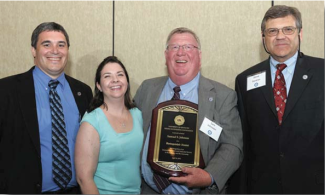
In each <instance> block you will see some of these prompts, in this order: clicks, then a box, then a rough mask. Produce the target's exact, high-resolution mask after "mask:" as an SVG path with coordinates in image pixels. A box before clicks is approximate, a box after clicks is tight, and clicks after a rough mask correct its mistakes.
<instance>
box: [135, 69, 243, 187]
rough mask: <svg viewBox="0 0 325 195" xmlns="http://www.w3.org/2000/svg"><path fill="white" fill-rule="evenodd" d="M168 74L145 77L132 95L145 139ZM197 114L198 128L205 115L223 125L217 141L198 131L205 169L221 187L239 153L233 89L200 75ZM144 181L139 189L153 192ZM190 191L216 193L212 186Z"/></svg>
mask: <svg viewBox="0 0 325 195" xmlns="http://www.w3.org/2000/svg"><path fill="white" fill-rule="evenodd" d="M167 79H168V77H159V78H153V79H149V80H145V81H144V82H143V83H142V84H141V86H140V87H139V89H138V90H137V93H136V95H135V97H134V100H135V102H136V105H137V106H138V108H139V109H140V110H141V111H142V116H143V130H144V135H145V138H144V141H145V140H146V136H147V132H148V128H149V125H150V123H151V117H152V110H153V109H154V108H155V107H156V105H157V102H158V99H159V97H160V94H161V92H162V90H163V88H164V86H165V84H166V82H167ZM198 106H199V116H198V124H197V125H198V129H199V128H200V126H201V124H202V122H203V120H204V117H207V118H208V119H210V120H213V121H214V122H216V123H217V124H220V125H221V126H222V127H223V130H222V133H221V135H220V138H219V140H218V141H215V140H214V139H212V138H210V137H209V136H208V135H206V134H205V133H203V132H202V131H199V142H200V146H201V152H202V156H203V159H204V162H205V165H206V167H205V170H206V171H207V172H209V173H210V174H211V175H212V176H213V178H214V180H215V182H216V184H217V185H218V188H219V190H220V191H221V190H222V189H223V188H224V186H225V183H226V182H227V180H228V179H229V177H230V176H231V175H232V174H233V173H234V172H235V171H236V170H237V169H238V167H239V165H240V163H241V161H242V158H243V155H242V131H241V124H240V118H239V114H238V110H237V97H236V93H235V91H233V90H231V89H229V88H228V87H226V86H224V85H222V84H220V83H218V82H215V81H212V80H210V79H207V78H205V77H203V76H202V75H201V76H200V81H199V103H198ZM150 189H151V188H149V187H148V186H147V185H146V184H145V183H143V186H142V192H141V193H155V192H154V191H153V190H150ZM193 193H217V191H216V190H215V189H214V188H206V189H204V190H202V191H198V190H197V189H195V190H193Z"/></svg>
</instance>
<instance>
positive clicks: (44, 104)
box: [0, 22, 92, 194]
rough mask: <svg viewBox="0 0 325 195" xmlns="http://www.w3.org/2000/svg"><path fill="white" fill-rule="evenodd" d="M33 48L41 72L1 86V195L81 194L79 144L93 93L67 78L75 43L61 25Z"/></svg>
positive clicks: (45, 29)
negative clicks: (76, 158)
mask: <svg viewBox="0 0 325 195" xmlns="http://www.w3.org/2000/svg"><path fill="white" fill-rule="evenodd" d="M31 45H32V54H33V57H34V64H35V66H34V67H32V68H31V69H30V70H29V71H27V72H25V73H22V74H18V75H14V76H10V77H7V78H3V79H1V80H0V102H1V106H0V193H1V194H7V193H9V194H13V193H20V194H29V193H31V194H36V193H64V194H66V193H73V194H75V193H78V192H80V190H79V188H78V184H77V182H76V178H75V171H74V144H75V138H76V134H77V132H78V129H79V122H80V119H81V117H82V116H83V114H84V112H85V110H86V109H87V107H88V105H89V103H90V101H91V99H92V92H91V89H90V87H89V86H87V85H86V84H84V83H82V82H80V81H78V80H76V79H74V78H72V77H69V76H68V75H65V74H64V68H65V67H66V64H67V61H68V51H69V46H70V43H69V37H68V34H67V33H66V31H65V29H64V28H63V27H62V26H61V25H59V24H57V23H54V22H49V23H42V24H40V25H39V26H37V27H36V29H35V30H34V32H33V34H32V43H31ZM50 83H51V85H50ZM53 83H54V85H55V87H56V88H55V87H54V88H53V89H52V87H53V85H52V84H53ZM51 93H52V96H51ZM49 94H50V95H49ZM49 96H51V97H49ZM54 99H55V100H54ZM53 102H56V103H53ZM58 102H59V103H58ZM52 106H54V108H53V107H52ZM54 110H55V111H54ZM58 110H60V111H58ZM58 113H59V114H58ZM54 132H55V133H54ZM54 139H55V141H54ZM58 140H61V141H62V142H60V141H59V142H60V143H59V146H58V145H55V144H54V142H56V144H57V143H58ZM52 142H53V143H52ZM52 144H53V145H52ZM61 147H62V148H64V151H63V150H61ZM64 167H67V169H66V171H63V170H64V169H63V168H64Z"/></svg>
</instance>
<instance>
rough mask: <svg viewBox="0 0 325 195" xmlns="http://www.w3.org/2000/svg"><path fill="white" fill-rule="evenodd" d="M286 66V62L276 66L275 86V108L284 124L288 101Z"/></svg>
mask: <svg viewBox="0 0 325 195" xmlns="http://www.w3.org/2000/svg"><path fill="white" fill-rule="evenodd" d="M286 67H287V65H285V64H278V65H277V66H276V68H277V71H276V73H275V79H274V87H273V94H274V100H275V108H276V111H277V113H278V120H279V125H281V124H282V117H283V114H284V109H285V105H286V102H287V89H286V82H285V80H284V77H283V74H282V70H284V69H285V68H286Z"/></svg>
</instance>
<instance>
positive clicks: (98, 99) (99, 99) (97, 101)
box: [87, 56, 135, 113]
mask: <svg viewBox="0 0 325 195" xmlns="http://www.w3.org/2000/svg"><path fill="white" fill-rule="evenodd" d="M108 63H117V64H119V65H120V66H121V67H122V69H123V70H124V73H125V75H126V80H127V82H128V88H127V90H126V92H125V94H124V105H125V106H126V107H127V109H131V108H134V107H135V105H134V103H133V102H132V100H131V92H130V80H129V75H128V72H127V71H126V69H125V67H124V65H123V63H122V62H121V61H120V60H119V59H118V58H117V57H115V56H108V57H107V58H105V59H104V60H103V61H102V62H101V63H100V64H99V66H98V68H97V70H96V76H95V90H94V93H95V95H94V97H93V99H92V100H91V102H90V105H89V108H88V110H87V112H88V113H89V112H91V111H93V110H95V109H96V108H98V107H99V106H101V105H104V107H105V108H106V109H107V105H106V103H105V102H104V96H103V92H101V91H99V89H98V88H97V86H96V83H100V76H101V72H102V70H103V68H104V66H105V65H106V64H108Z"/></svg>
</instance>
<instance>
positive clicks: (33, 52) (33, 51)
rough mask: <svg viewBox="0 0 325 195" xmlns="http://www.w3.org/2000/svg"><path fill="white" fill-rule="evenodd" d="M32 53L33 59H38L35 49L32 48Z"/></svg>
mask: <svg viewBox="0 0 325 195" xmlns="http://www.w3.org/2000/svg"><path fill="white" fill-rule="evenodd" d="M31 51H32V55H33V57H34V58H35V57H36V50H35V48H34V47H32V48H31Z"/></svg>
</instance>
